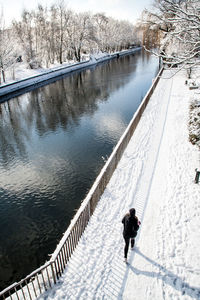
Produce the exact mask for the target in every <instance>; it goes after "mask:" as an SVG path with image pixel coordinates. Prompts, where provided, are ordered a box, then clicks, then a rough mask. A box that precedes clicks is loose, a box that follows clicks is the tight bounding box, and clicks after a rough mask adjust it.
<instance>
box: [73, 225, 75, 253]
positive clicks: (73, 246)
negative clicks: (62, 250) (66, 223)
mask: <svg viewBox="0 0 200 300" xmlns="http://www.w3.org/2000/svg"><path fill="white" fill-rule="evenodd" d="M72 237H73V248H72V249H73V250H72V252H74V248H75V226H74V227H73V229H72Z"/></svg>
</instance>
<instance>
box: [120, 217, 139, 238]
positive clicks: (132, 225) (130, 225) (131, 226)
mask: <svg viewBox="0 0 200 300" xmlns="http://www.w3.org/2000/svg"><path fill="white" fill-rule="evenodd" d="M122 223H123V224H124V231H123V236H124V238H134V237H136V235H137V231H138V229H139V222H138V218H137V217H136V216H132V215H131V214H130V213H128V214H126V215H125V216H124V217H123V219H122Z"/></svg>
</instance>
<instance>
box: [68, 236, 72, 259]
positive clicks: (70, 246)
mask: <svg viewBox="0 0 200 300" xmlns="http://www.w3.org/2000/svg"><path fill="white" fill-rule="evenodd" d="M68 241H69V243H68V244H69V257H71V255H72V245H71V232H70V235H69V240H68Z"/></svg>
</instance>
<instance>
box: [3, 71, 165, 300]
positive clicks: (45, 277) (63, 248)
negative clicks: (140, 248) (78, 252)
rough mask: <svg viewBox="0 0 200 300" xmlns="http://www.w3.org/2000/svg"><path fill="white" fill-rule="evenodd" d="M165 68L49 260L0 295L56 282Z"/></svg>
mask: <svg viewBox="0 0 200 300" xmlns="http://www.w3.org/2000/svg"><path fill="white" fill-rule="evenodd" d="M162 72H163V69H161V70H160V72H159V73H158V75H157V77H156V78H155V80H154V82H153V84H152V86H151V88H150V89H149V91H148V92H147V94H146V96H145V97H144V99H143V101H142V103H141V104H140V106H139V108H138V109H137V111H136V112H135V114H134V116H133V118H132V120H131V122H130V123H129V125H128V127H127V128H126V130H125V132H124V134H123V135H122V137H121V138H120V140H119V142H118V143H117V145H116V147H115V148H114V150H113V152H112V154H111V155H110V157H109V159H108V161H107V162H106V164H105V165H104V167H103V169H102V170H101V172H100V174H99V175H98V177H97V179H96V180H95V182H94V184H93V186H92V188H91V189H90V191H89V193H88V195H87V196H86V198H85V199H84V201H83V202H82V204H81V206H80V208H79V209H78V211H77V213H76V214H75V216H74V218H73V219H72V221H71V224H70V225H69V227H68V229H67V231H66V232H65V233H64V235H63V237H62V239H61V241H60V242H59V244H58V246H57V248H56V250H55V251H54V253H53V254H52V257H51V259H50V261H49V262H46V263H45V264H44V265H43V266H41V267H40V268H38V269H37V270H35V271H34V272H32V273H31V274H30V275H28V276H27V277H26V278H24V279H22V280H21V281H20V282H18V283H14V284H12V285H11V286H9V287H8V288H6V289H4V290H3V291H2V292H0V299H11V300H15V299H17V300H21V299H23V300H33V299H37V297H39V295H41V294H43V293H44V292H45V291H47V290H48V289H49V288H51V287H52V286H53V285H54V284H56V282H57V281H58V279H59V278H60V276H61V275H62V274H63V272H64V270H65V267H66V265H67V263H68V261H69V259H70V257H71V255H72V253H73V251H74V249H75V247H76V246H77V244H78V241H79V239H80V237H81V235H82V233H83V231H84V230H85V228H86V226H87V224H88V222H89V219H90V216H91V215H92V214H93V212H94V210H95V207H96V205H97V203H98V201H99V199H100V197H101V195H102V194H103V192H104V190H105V188H106V186H107V184H108V182H109V180H110V178H111V176H112V174H113V172H114V170H115V169H116V166H117V164H118V162H119V160H120V158H121V157H122V154H123V152H124V150H125V149H126V146H127V144H128V142H129V141H130V139H131V137H132V135H133V132H134V131H135V129H136V127H137V124H138V123H139V121H140V118H141V116H142V113H143V111H144V110H145V107H146V106H147V104H148V101H149V99H150V97H151V95H152V94H153V91H154V89H155V87H156V85H157V83H158V81H159V78H160V76H161V74H162Z"/></svg>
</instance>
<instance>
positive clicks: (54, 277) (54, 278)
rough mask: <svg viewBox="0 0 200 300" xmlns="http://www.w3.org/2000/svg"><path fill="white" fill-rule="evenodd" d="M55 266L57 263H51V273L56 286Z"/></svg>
mask: <svg viewBox="0 0 200 300" xmlns="http://www.w3.org/2000/svg"><path fill="white" fill-rule="evenodd" d="M53 264H54V265H55V262H52V263H51V272H52V276H53V281H54V283H55V284H56V276H55V273H54V269H53Z"/></svg>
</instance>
